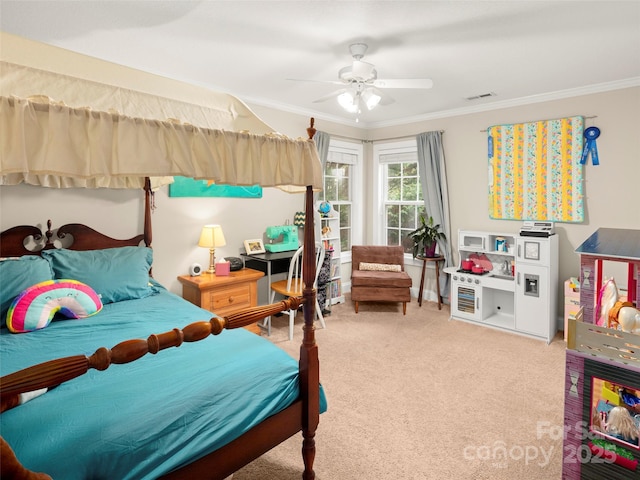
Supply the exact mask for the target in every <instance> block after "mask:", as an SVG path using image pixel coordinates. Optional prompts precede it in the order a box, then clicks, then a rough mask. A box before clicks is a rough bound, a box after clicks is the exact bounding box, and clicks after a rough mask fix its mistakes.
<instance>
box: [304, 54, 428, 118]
mask: <svg viewBox="0 0 640 480" xmlns="http://www.w3.org/2000/svg"><path fill="white" fill-rule="evenodd" d="M368 48H369V47H368V45H367V44H366V43H353V44H351V45H350V46H349V51H350V52H351V56H352V57H353V62H352V63H351V65H349V66H347V67H343V68H341V69H340V70H339V71H338V80H333V81H320V83H330V84H334V85H342V86H343V87H344V88H341V89H339V90H337V91H335V92H332V93H330V94H328V95H325V96H324V97H321V98H319V99H317V100H314V103H318V102H324V101H326V100H329V99H331V98H337V99H338V103H339V104H340V105H341V106H342V107H343V108H344V109H345V110H347V111H348V112H352V113H359V112H360V110H361V106H362V105H364V106H365V107H366V108H367V109H368V110H373V109H374V108H375V107H376V106H377V105H378V104H381V105H388V104H390V103H393V102H394V100H393V98H391V97H390V96H389V95H387V94H386V93H384V92H383V91H382V90H383V89H394V88H409V89H425V88H431V87H433V81H432V80H431V79H429V78H415V79H409V78H404V79H400V78H396V79H381V78H378V72H377V71H376V68H375V65H372V64H371V63H368V62H364V61H362V58H363V57H364V54H365V53H366V51H367V49H368ZM312 81H313V80H312Z"/></svg>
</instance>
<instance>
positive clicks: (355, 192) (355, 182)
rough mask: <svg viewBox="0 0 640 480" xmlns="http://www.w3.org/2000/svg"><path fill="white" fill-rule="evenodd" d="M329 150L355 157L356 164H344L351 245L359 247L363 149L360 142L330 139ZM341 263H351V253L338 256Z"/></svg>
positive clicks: (362, 189)
mask: <svg viewBox="0 0 640 480" xmlns="http://www.w3.org/2000/svg"><path fill="white" fill-rule="evenodd" d="M329 149H330V150H332V151H335V152H342V153H349V154H352V155H355V156H356V162H355V163H352V162H344V163H346V164H348V165H351V245H359V244H361V243H362V241H363V234H362V232H363V230H364V227H363V212H362V208H361V207H360V205H363V195H364V193H363V192H364V188H363V187H364V186H363V178H362V177H363V163H364V147H363V145H362V142H356V141H354V142H348V141H344V140H335V139H333V138H332V139H330V142H329ZM340 258H341V260H342V263H345V262H346V261H351V252H350V251H347V252H342V251H341V254H340Z"/></svg>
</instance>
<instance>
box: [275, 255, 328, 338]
mask: <svg viewBox="0 0 640 480" xmlns="http://www.w3.org/2000/svg"><path fill="white" fill-rule="evenodd" d="M303 250H304V248H303V247H300V248H299V249H298V250H297V251H296V253H295V254H294V255H293V257H292V258H291V264H290V265H289V275H288V277H287V279H286V280H279V281H277V282H273V283H272V284H271V298H270V300H269V303H274V299H275V296H276V293H277V294H279V295H282V296H283V297H299V296H301V295H302V289H303V288H304V279H303V275H302V273H303V271H302V267H303V262H302V252H303ZM323 261H324V245H323V244H322V243H319V244H318V243H316V276H315V278H314V281H313V288H317V286H318V273H319V272H320V267H322V262H323ZM283 313H288V314H289V340H293V325H294V322H295V318H296V313H297V310H288V312H283ZM316 314H317V315H318V320H320V324H321V325H322V328H326V325H325V323H324V317H323V316H322V309H321V308H320V304H319V303H318V297H317V295H316ZM263 326H265V327H266V328H267V332H268V335H271V317H267V318H265V319H264V323H263Z"/></svg>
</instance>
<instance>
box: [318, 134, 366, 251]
mask: <svg viewBox="0 0 640 480" xmlns="http://www.w3.org/2000/svg"><path fill="white" fill-rule="evenodd" d="M362 154H363V152H362V145H360V144H354V143H348V142H341V141H338V140H331V141H330V143H329V154H328V157H327V163H326V165H325V168H324V189H323V191H322V192H321V193H320V199H322V200H325V201H327V202H329V203H331V205H332V207H333V208H334V210H336V211H337V212H338V214H339V216H340V250H341V252H342V254H343V255H344V254H345V253H347V254H350V252H351V245H352V244H353V243H359V242H361V241H362V236H361V233H360V232H361V231H362V228H361V222H362V221H361V218H362V216H361V212H359V211H355V210H356V209H355V208H354V200H355V199H357V198H358V197H359V195H360V191H361V190H362V186H361V178H362V174H361V172H362ZM354 232H356V233H355V234H354Z"/></svg>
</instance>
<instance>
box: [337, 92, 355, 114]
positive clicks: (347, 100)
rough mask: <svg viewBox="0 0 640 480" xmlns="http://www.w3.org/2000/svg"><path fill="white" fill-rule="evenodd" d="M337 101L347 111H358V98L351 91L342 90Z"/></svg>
mask: <svg viewBox="0 0 640 480" xmlns="http://www.w3.org/2000/svg"><path fill="white" fill-rule="evenodd" d="M338 103H339V104H340V106H341V107H342V108H344V109H345V110H346V111H347V112H349V113H355V112H357V111H358V98H357V96H355V95H353V94H352V93H351V92H342V93H341V94H340V95H338Z"/></svg>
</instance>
